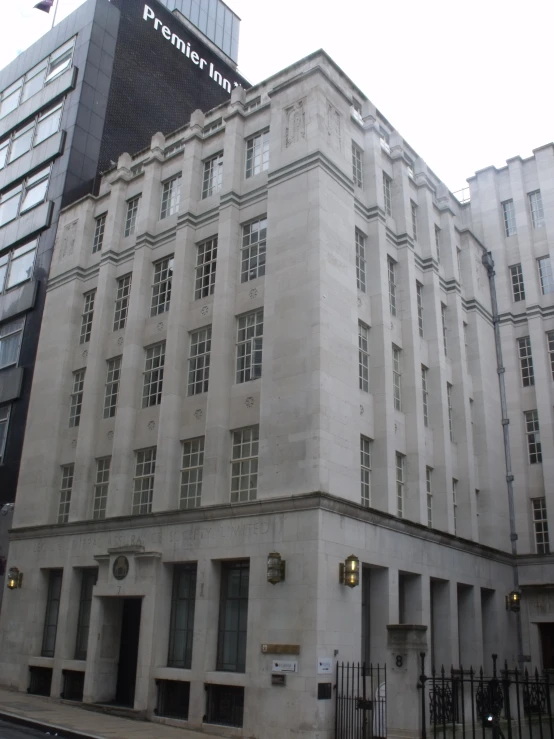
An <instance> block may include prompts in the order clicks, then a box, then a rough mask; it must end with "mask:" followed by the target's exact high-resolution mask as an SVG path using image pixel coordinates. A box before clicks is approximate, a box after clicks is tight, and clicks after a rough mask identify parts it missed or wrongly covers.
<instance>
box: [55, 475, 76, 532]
mask: <svg viewBox="0 0 554 739" xmlns="http://www.w3.org/2000/svg"><path fill="white" fill-rule="evenodd" d="M74 469H75V465H74V464H64V465H63V466H62V483H61V486H60V504H59V506H58V523H67V522H68V520H69V506H70V504H71V490H72V488H73V472H74Z"/></svg>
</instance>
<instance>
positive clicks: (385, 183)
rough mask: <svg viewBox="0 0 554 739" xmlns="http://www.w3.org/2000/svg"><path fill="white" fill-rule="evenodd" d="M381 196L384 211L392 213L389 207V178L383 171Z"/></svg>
mask: <svg viewBox="0 0 554 739" xmlns="http://www.w3.org/2000/svg"><path fill="white" fill-rule="evenodd" d="M383 198H384V202H385V213H386V214H387V215H388V216H391V215H392V207H391V179H390V177H388V176H387V175H386V174H385V173H384V172H383Z"/></svg>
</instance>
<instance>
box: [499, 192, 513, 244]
mask: <svg viewBox="0 0 554 739" xmlns="http://www.w3.org/2000/svg"><path fill="white" fill-rule="evenodd" d="M500 205H501V206H502V215H503V216H504V236H506V237H510V236H515V235H516V234H517V227H516V211H515V208H514V201H513V199H511V198H510V200H504V201H503V202H502V203H501V204H500Z"/></svg>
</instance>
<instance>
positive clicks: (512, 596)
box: [506, 590, 521, 613]
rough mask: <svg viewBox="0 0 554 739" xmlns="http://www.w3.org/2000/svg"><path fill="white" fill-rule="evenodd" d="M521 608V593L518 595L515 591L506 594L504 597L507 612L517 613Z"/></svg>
mask: <svg viewBox="0 0 554 739" xmlns="http://www.w3.org/2000/svg"><path fill="white" fill-rule="evenodd" d="M520 608H521V593H518V591H517V590H512V592H511V593H508V595H507V596H506V610H507V611H514V612H515V613H517V612H518V611H519V610H520Z"/></svg>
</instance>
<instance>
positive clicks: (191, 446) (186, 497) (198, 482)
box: [179, 436, 205, 510]
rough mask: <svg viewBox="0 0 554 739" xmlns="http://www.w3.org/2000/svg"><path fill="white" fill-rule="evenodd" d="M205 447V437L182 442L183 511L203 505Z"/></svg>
mask: <svg viewBox="0 0 554 739" xmlns="http://www.w3.org/2000/svg"><path fill="white" fill-rule="evenodd" d="M204 446H205V437H204V436H196V437H194V438H192V439H185V440H184V441H183V442H182V447H183V448H182V455H181V476H180V478H181V482H180V488H179V508H180V509H181V510H183V509H189V508H199V507H200V506H201V505H202V483H203V478H204ZM194 463H195V464H194ZM191 493H192V494H191Z"/></svg>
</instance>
